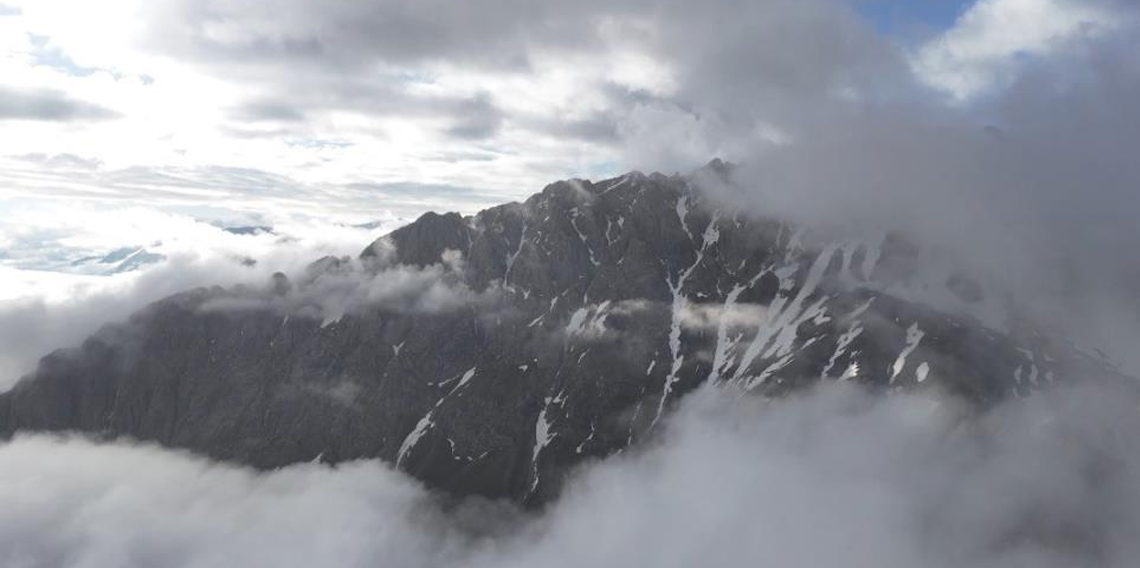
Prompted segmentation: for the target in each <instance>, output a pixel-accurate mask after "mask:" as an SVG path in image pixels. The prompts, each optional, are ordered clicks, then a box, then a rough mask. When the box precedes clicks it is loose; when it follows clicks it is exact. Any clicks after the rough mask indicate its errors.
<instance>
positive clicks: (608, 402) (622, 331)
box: [0, 162, 1100, 504]
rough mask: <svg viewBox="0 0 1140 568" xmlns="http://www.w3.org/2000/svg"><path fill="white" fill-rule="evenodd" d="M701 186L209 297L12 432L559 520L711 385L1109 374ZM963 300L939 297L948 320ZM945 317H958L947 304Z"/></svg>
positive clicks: (74, 371)
mask: <svg viewBox="0 0 1140 568" xmlns="http://www.w3.org/2000/svg"><path fill="white" fill-rule="evenodd" d="M728 167H729V166H726V165H724V164H721V163H719V162H714V163H712V164H710V165H709V166H708V167H706V168H705V169H703V170H701V171H698V172H697V173H695V174H693V175H691V176H672V177H666V176H663V175H660V174H653V175H649V176H646V175H643V174H640V173H636V172H634V173H630V174H626V175H623V176H620V177H617V178H613V179H607V180H602V181H598V182H590V181H585V180H569V181H562V182H558V183H554V184H551V185H549V186H547V187H546V188H545V189H544V190H543V191H542V192H540V193H538V194H536V195H534V196H533V197H531V198H530V199H528V200H526V201H525V202H523V203H511V204H506V205H502V206H499V207H494V208H491V209H488V210H485V211H482V212H480V213H478V214H476V215H473V216H469V217H463V216H461V215H458V214H455V213H448V214H442V215H441V214H435V213H428V214H426V215H424V216H422V217H421V218H420V219H418V220H417V221H415V222H413V223H411V224H409V225H407V226H405V227H402V228H400V229H398V230H396V231H394V232H393V233H391V234H389V235H387V236H385V237H383V238H381V239H380V240H378V241H376V242H375V243H372V244H371V245H369V246H368V247H367V248H366V249H365V250H364V251H363V252H362V253H361V255H360V257H359V258H356V259H336V258H326V259H321V260H320V261H317V262H316V263H314V264H313V265H312V266H311V267H310V269H309V271H308V272H307V274H304V275H295V276H294V277H293V278H289V277H287V276H285V275H277V276H275V278H274V281H273V282H272V283H271V284H270V285H268V286H266V287H265V288H264V289H246V288H240V289H231V290H226V289H222V288H211V289H198V290H192V291H189V292H186V293H183V294H179V295H176V296H173V297H171V298H168V299H166V300H163V301H160V302H158V303H156V304H154V305H152V306H150V307H148V308H147V309H145V310H142V311H141V312H139V313H137V314H135V315H134V316H132V317H131V318H130V320H129V321H127V322H125V323H123V324H117V325H113V326H108V327H107V328H105V329H103V330H101V331H100V332H99V333H97V334H95V335H94V336H92V337H91V338H89V339H88V340H87V341H86V342H84V343H83V345H82V346H80V347H78V348H74V349H65V350H59V351H56V352H54V353H52V354H50V355H48V356H47V357H45V358H44V359H43V360H42V361H41V363H40V366H39V368H38V369H37V370H36V371H35V372H34V373H33V374H31V375H29V376H28V377H25V378H24V379H23V380H22V381H21V382H20V384H18V385H17V386H16V387H15V388H14V389H13V390H12V391H10V392H8V393H4V394H0V433H2V434H3V435H5V436H10V435H12V434H14V433H15V432H19V431H25V430H56V431H60V430H78V431H83V432H89V433H93V434H98V435H102V436H108V437H115V436H130V437H133V438H136V439H141V440H148V441H155V442H158V443H161V444H164V445H167V446H171V447H179V448H188V449H191V450H193V451H196V452H201V453H204V454H207V455H209V456H212V457H215V458H218V459H223V460H233V461H238V462H242V463H247V464H251V465H254V466H256V467H259V468H274V467H278V466H282V465H285V464H289V463H295V462H302V461H311V460H322V461H327V462H339V461H344V460H350V459H356V458H366V457H380V458H382V459H384V460H386V461H389V462H391V463H393V464H395V465H396V466H397V467H399V468H400V469H402V470H404V471H407V472H408V473H410V474H412V475H413V476H415V477H417V478H419V479H421V480H422V481H424V482H426V483H427V484H429V485H430V486H433V487H436V488H439V489H442V490H444V491H447V492H450V493H454V494H460V495H467V494H481V495H486V496H490V497H506V498H510V499H513V500H515V501H518V502H522V503H528V504H540V503H543V502H546V501H548V500H549V499H551V498H553V497H554V496H555V495H557V492H558V489H559V487H560V485H561V483H562V481H563V479H564V478H565V475H566V474H567V472H569V471H570V470H571V469H572V468H573V467H574V466H575V465H577V464H579V463H581V462H582V461H583V460H585V459H588V458H601V457H605V456H608V455H611V454H613V453H614V452H617V451H620V450H621V449H622V448H625V447H627V446H629V445H630V444H632V443H635V442H636V441H637V440H639V439H641V438H644V437H645V436H648V435H650V434H651V433H652V432H653V431H654V430H655V429H656V427H657V425H658V424H659V422H660V420H661V419H662V417H663V416H665V415H666V414H667V412H668V409H669V408H670V407H671V405H673V404H674V403H676V401H678V400H679V399H680V398H681V397H683V396H684V395H685V394H686V393H688V392H690V391H692V390H694V389H696V388H698V387H700V386H701V385H706V384H707V385H726V386H731V387H734V388H739V389H741V390H743V391H751V392H755V393H758V394H762V395H766V396H776V395H779V394H782V393H785V392H789V391H792V390H795V389H800V388H803V387H805V386H808V385H811V384H815V383H817V382H818V381H821V380H828V381H854V382H858V383H862V384H865V385H867V386H869V387H871V388H877V389H884V390H888V389H904V388H905V389H925V388H937V389H941V390H944V391H946V392H949V393H952V394H954V395H957V396H960V397H963V398H965V399H967V400H970V401H973V402H976V403H979V404H989V403H992V402H996V401H998V400H1001V399H1003V398H1005V397H1009V396H1024V395H1026V394H1028V393H1029V392H1031V391H1032V390H1033V389H1034V388H1037V387H1038V386H1043V385H1046V384H1049V383H1052V382H1054V381H1061V380H1068V379H1069V378H1073V377H1081V376H1084V375H1087V374H1089V373H1091V372H1093V370H1096V369H1099V368H1100V367H1099V365H1100V364H1099V362H1097V361H1096V360H1095V359H1093V358H1090V357H1088V356H1085V355H1082V354H1081V353H1080V352H1078V351H1077V350H1075V349H1073V348H1072V346H1071V345H1069V344H1067V343H1066V342H1064V341H1062V340H1059V339H1057V338H1055V337H1052V336H1050V335H1048V334H1047V333H1045V332H1043V331H1042V330H1039V329H1037V328H1035V327H1034V326H1033V325H1032V324H1031V323H1028V322H1024V321H1019V320H1016V319H1011V320H1005V321H1002V322H1000V323H996V324H995V323H993V322H984V321H982V320H980V319H978V318H977V317H972V316H971V315H969V314H971V313H977V314H989V315H991V316H992V315H993V314H995V313H996V312H997V311H998V308H997V307H995V306H999V305H1000V295H998V294H996V293H994V292H991V291H989V290H986V289H985V288H984V287H983V286H982V285H981V284H979V283H978V282H976V281H974V280H972V279H971V278H969V277H968V276H966V275H965V274H962V273H958V272H950V273H947V274H938V275H937V277H936V278H934V279H933V280H931V279H930V278H929V275H924V274H923V269H922V266H921V265H920V261H919V250H918V248H917V247H915V246H914V245H912V244H910V243H909V242H907V241H906V240H905V239H902V238H900V237H898V236H896V235H884V236H882V237H881V238H877V239H870V240H842V241H818V242H817V241H816V240H815V239H813V238H812V237H811V236H810V234H809V233H808V232H806V231H803V230H799V229H797V228H796V227H793V226H791V225H790V224H788V223H785V222H782V221H780V220H777V219H770V218H763V217H757V216H752V215H748V214H746V212H744V211H740V210H734V209H733V208H731V207H728V206H726V205H725V204H724V203H723V202H721V201H718V200H717V199H714V198H713V197H711V196H710V195H709V194H708V193H707V192H705V191H703V190H702V189H701V185H702V178H703V177H708V176H713V177H716V176H722V175H723V174H724V172H725V171H726V169H727V168H728ZM927 298H938V299H939V301H938V302H928V301H925V299H927ZM935 305H937V307H935Z"/></svg>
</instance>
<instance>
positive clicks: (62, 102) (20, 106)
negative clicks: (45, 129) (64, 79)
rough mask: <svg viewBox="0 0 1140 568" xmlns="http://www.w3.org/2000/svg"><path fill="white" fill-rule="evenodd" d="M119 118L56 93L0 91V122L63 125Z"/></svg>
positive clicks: (7, 89) (1, 88)
mask: <svg viewBox="0 0 1140 568" xmlns="http://www.w3.org/2000/svg"><path fill="white" fill-rule="evenodd" d="M119 116H120V115H119V114H118V113H116V112H114V111H112V110H109V109H107V108H104V107H102V106H99V105H96V104H92V103H88V102H84V101H79V100H75V99H73V98H71V97H68V96H67V95H66V94H64V93H60V92H56V91H49V90H37V91H25V90H16V89H11V88H4V87H0V120H42V121H50V122H67V121H92V120H107V119H112V118H118V117H119Z"/></svg>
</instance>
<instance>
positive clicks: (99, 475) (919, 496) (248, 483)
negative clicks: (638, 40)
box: [0, 386, 1140, 568]
mask: <svg viewBox="0 0 1140 568" xmlns="http://www.w3.org/2000/svg"><path fill="white" fill-rule="evenodd" d="M1136 401H1137V399H1136V398H1135V396H1133V395H1132V394H1129V395H1127V396H1124V395H1121V393H1116V392H1105V391H1102V390H1092V389H1078V390H1072V391H1068V392H1053V393H1048V394H1043V395H1040V396H1037V397H1035V398H1032V399H1028V400H1016V401H1012V402H1010V403H1008V404H1006V405H1003V406H1001V407H998V408H996V409H994V410H992V411H989V412H986V413H984V414H980V413H978V412H976V411H971V410H969V409H966V408H962V407H959V406H956V405H955V404H953V403H951V402H950V401H948V400H940V399H936V398H928V397H918V396H911V395H895V396H886V397H883V396H872V395H868V394H865V393H862V392H859V391H857V390H854V389H848V388H842V387H835V386H831V387H825V388H822V389H819V390H817V391H816V392H813V393H810V394H806V395H803V396H800V397H795V398H791V399H785V400H778V401H764V400H760V399H754V398H751V397H742V398H741V397H736V396H734V395H733V394H732V393H727V392H725V391H719V390H715V389H711V388H710V389H705V390H702V391H698V392H697V393H696V394H695V395H694V396H692V397H690V399H688V400H687V401H686V402H685V403H684V404H683V406H682V408H681V409H680V410H679V411H678V413H677V414H676V415H675V416H674V417H673V418H672V420H671V421H670V422H669V424H668V426H667V427H666V429H665V431H664V433H663V435H662V436H661V437H660V438H659V439H657V440H656V441H654V442H651V443H650V444H649V445H647V446H644V447H642V448H639V449H637V450H636V451H630V452H627V453H626V454H623V455H619V456H616V457H614V458H612V459H610V460H608V461H605V462H602V463H598V464H593V465H590V466H587V467H586V468H584V469H583V470H582V471H580V473H579V475H578V477H577V478H576V481H574V482H573V483H572V484H571V486H570V487H569V489H568V490H567V492H566V493H565V494H564V496H563V498H562V499H561V500H560V501H559V502H557V503H555V504H553V505H552V506H551V507H550V508H549V509H548V510H547V511H545V512H544V513H542V514H540V515H535V516H528V515H524V514H521V513H519V512H517V511H514V510H512V509H511V508H509V507H505V506H502V505H496V504H491V503H485V502H474V501H473V502H468V503H464V504H461V505H459V506H455V505H448V506H446V507H445V506H444V505H442V504H441V503H440V502H438V501H437V500H436V499H435V498H434V497H433V496H431V495H430V494H428V493H427V492H426V491H425V490H424V489H423V488H422V487H420V486H419V485H417V484H416V483H414V482H412V481H410V480H408V479H407V478H406V477H404V476H403V475H402V474H400V473H397V472H394V471H392V470H391V469H390V468H389V467H388V466H386V465H384V464H382V463H379V462H376V461H363V462H354V463H348V464H344V465H341V466H339V467H336V468H331V467H329V466H325V465H317V464H303V465H296V466H291V467H287V468H283V469H280V470H276V471H273V472H269V473H264V474H256V473H253V472H251V471H249V470H246V469H241V468H236V467H231V466H227V465H219V464H215V463H210V462H208V461H205V460H203V459H200V458H195V457H191V456H188V455H185V454H181V453H175V452H171V451H168V450H162V449H158V448H155V447H150V446H137V445H130V444H126V443H115V444H93V443H91V442H88V441H84V440H82V439H78V438H56V437H44V436H23V437H19V438H17V439H16V440H15V441H13V442H11V443H8V444H5V445H3V446H0V462H2V463H4V464H5V466H4V467H3V468H0V503H3V505H4V506H3V507H2V508H0V563H3V564H5V565H9V566H21V567H39V566H109V565H115V566H155V565H163V566H216V565H245V566H278V567H291V566H313V565H320V566H376V565H382V566H544V567H546V566H575V567H577V566H649V565H653V566H694V565H704V566H739V565H752V564H757V563H763V564H766V565H768V564H770V565H779V566H831V565H843V566H853V567H861V566H867V567H872V566H873V567H875V568H884V567H885V568H891V567H899V568H903V567H907V568H909V567H913V566H930V567H952V566H954V567H958V566H985V567H995V568H1006V567H1022V566H1024V567H1029V566H1033V567H1035V568H1040V567H1066V568H1071V567H1074V566H1110V567H1115V566H1121V567H1123V566H1133V565H1135V561H1136V559H1137V558H1140V543H1138V542H1137V541H1136V539H1135V535H1137V534H1140V443H1138V442H1136V440H1140V419H1138V417H1137V413H1136V408H1137V402H1136ZM476 528H478V530H476Z"/></svg>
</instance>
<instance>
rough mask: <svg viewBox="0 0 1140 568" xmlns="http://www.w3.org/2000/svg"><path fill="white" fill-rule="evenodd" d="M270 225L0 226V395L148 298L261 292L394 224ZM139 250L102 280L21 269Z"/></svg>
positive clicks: (136, 218) (125, 220)
mask: <svg viewBox="0 0 1140 568" xmlns="http://www.w3.org/2000/svg"><path fill="white" fill-rule="evenodd" d="M84 219H85V220H86V224H85V225H84V224H83V223H81V222H80V221H82V220H84ZM278 221H280V222H279V223H275V226H274V229H273V231H272V232H269V231H249V232H247V233H235V232H231V231H227V230H224V229H222V228H220V227H218V226H215V225H213V224H210V223H208V222H204V221H199V220H196V219H193V218H191V217H188V216H185V215H178V214H168V213H162V212H155V211H146V210H120V211H117V212H116V213H115V214H110V213H108V214H92V215H89V216H86V217H83V216H80V217H78V219H72V218H70V217H67V216H65V218H64V220H63V221H60V223H59V224H58V226H50V227H49V226H46V225H44V224H43V223H41V222H40V220H39V219H35V218H32V219H28V220H27V223H26V224H27V226H26V227H25V226H21V225H20V224H18V223H17V224H12V225H4V227H3V228H0V246H6V247H7V248H8V249H9V250H11V251H14V252H15V254H14V255H13V258H11V259H8V261H9V262H7V263H3V262H0V391H2V390H6V389H7V388H9V387H10V386H11V385H12V384H14V383H15V382H16V381H17V380H18V379H19V378H20V377H21V376H22V375H24V374H26V373H28V372H31V371H32V370H34V369H35V365H36V362H37V361H38V360H39V358H40V357H42V356H44V355H46V354H48V353H49V352H50V351H52V350H54V349H57V348H60V347H69V346H72V345H77V344H78V343H80V342H81V341H83V339H84V338H86V337H87V336H88V335H90V334H91V333H93V332H95V331H96V330H97V329H98V328H99V327H100V326H102V325H104V324H107V323H111V322H115V321H121V320H124V319H126V318H127V317H128V316H129V315H130V314H131V313H133V312H135V311H136V310H138V309H140V308H142V307H144V306H146V305H147V304H149V303H151V302H155V301H157V300H160V299H162V298H164V297H166V296H169V295H171V294H174V293H177V292H182V291H185V290H189V289H192V288H196V287H199V286H214V285H220V286H234V285H238V284H243V285H247V286H251V287H261V286H263V285H264V283H265V282H267V281H269V279H270V276H271V275H272V274H273V273H274V272H277V271H281V272H285V273H288V274H300V273H302V272H303V271H304V269H305V267H306V266H308V265H309V264H310V263H312V262H313V261H314V260H315V259H317V258H321V257H322V256H325V255H336V256H341V255H355V254H357V253H359V252H360V250H361V249H362V248H363V247H364V246H365V244H367V243H368V242H370V241H371V240H373V239H375V238H376V237H378V236H380V235H381V234H383V233H384V232H386V231H388V230H390V229H392V228H394V227H393V224H394V223H377V224H375V225H368V226H361V227H354V226H346V225H343V224H337V223H333V222H319V221H312V220H305V221H297V220H290V219H279V220H278ZM5 242H7V243H8V244H7V245H4V243H5ZM139 245H144V246H146V249H147V250H149V251H152V252H155V253H158V254H161V255H162V257H163V258H162V260H161V261H159V262H157V263H155V264H152V265H148V266H144V267H142V268H140V269H139V270H136V271H131V272H125V273H120V274H110V275H92V274H81V273H80V274H75V273H67V272H63V271H60V270H59V269H57V268H50V269H40V270H29V269H27V268H26V267H24V265H23V264H26V263H31V264H37V263H39V264H43V263H45V262H47V261H46V260H42V259H41V258H40V257H44V258H46V259H57V260H58V258H64V259H67V258H71V257H76V256H82V255H84V254H92V253H98V252H99V251H106V250H112V249H116V248H120V247H133V246H139ZM85 251H86V252H85ZM0 260H3V259H0ZM58 263H59V262H57V264H58ZM63 264H65V265H66V264H67V263H66V262H63Z"/></svg>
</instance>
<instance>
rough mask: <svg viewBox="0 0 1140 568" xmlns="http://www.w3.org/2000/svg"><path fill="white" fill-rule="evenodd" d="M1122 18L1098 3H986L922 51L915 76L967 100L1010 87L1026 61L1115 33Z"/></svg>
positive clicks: (973, 8) (1023, 0)
mask: <svg viewBox="0 0 1140 568" xmlns="http://www.w3.org/2000/svg"><path fill="white" fill-rule="evenodd" d="M1117 17H1118V16H1117V15H1116V14H1115V13H1114V12H1113V11H1109V10H1107V9H1104V7H1103V6H1099V5H1097V3H1095V2H1080V1H1073V0H982V1H980V2H978V3H976V4H974V5H973V6H971V7H970V9H969V10H967V11H966V12H965V13H964V14H962V16H961V17H960V18H959V19H958V21H957V22H956V23H955V25H954V27H953V28H951V29H950V30H948V31H947V32H946V33H944V34H943V35H942V36H941V37H939V38H936V39H935V40H933V41H931V42H930V43H928V44H927V45H925V46H924V47H923V48H922V49H921V50H920V51H919V53H918V54H917V57H916V58H915V62H914V65H915V70H916V72H917V73H918V75H919V76H920V77H921V78H922V79H923V80H924V81H926V82H928V83H930V84H931V85H933V86H935V87H937V88H939V89H942V90H945V91H947V92H949V93H950V94H951V95H953V96H955V97H957V98H959V99H964V98H967V97H970V96H972V95H975V94H978V93H979V92H980V91H982V90H984V89H987V88H993V87H995V86H1004V85H1003V83H1006V82H1007V80H1006V79H1004V78H1005V77H1010V76H1013V75H1014V74H1015V71H1016V68H1017V66H1018V65H1019V64H1020V63H1021V62H1022V61H1023V60H1024V59H1026V58H1029V57H1034V56H1046V55H1048V54H1049V53H1050V52H1052V51H1053V50H1055V49H1058V48H1059V47H1061V46H1063V45H1064V44H1065V42H1066V41H1068V40H1070V39H1072V38H1074V37H1079V36H1096V35H1099V34H1102V33H1105V32H1107V31H1110V30H1111V28H1113V27H1115V25H1116V23H1117V21H1116V18H1117Z"/></svg>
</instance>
